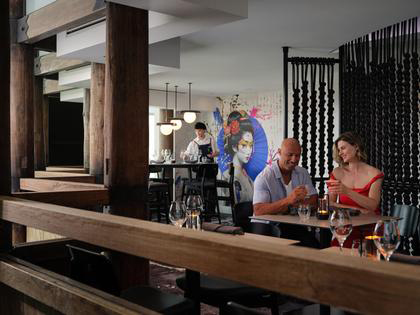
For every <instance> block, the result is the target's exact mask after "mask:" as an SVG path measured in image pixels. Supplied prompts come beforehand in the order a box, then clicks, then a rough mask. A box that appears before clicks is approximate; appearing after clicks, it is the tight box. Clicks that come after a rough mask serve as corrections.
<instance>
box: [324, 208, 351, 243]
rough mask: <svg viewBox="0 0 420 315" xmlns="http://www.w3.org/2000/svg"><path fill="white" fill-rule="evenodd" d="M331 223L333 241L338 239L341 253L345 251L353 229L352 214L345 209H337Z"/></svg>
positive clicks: (331, 217) (332, 215)
mask: <svg viewBox="0 0 420 315" xmlns="http://www.w3.org/2000/svg"><path fill="white" fill-rule="evenodd" d="M329 221H330V229H331V232H332V234H333V239H334V238H336V239H337V241H338V244H339V245H340V251H343V244H344V242H345V240H346V238H347V237H348V236H349V235H350V233H351V231H352V229H353V226H352V224H351V219H350V214H349V212H348V211H347V210H345V209H335V210H334V211H333V212H332V214H331V216H330V218H329Z"/></svg>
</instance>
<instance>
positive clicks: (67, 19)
mask: <svg viewBox="0 0 420 315" xmlns="http://www.w3.org/2000/svg"><path fill="white" fill-rule="evenodd" d="M105 7H106V5H105V1H103V0H72V1H68V0H57V1H54V2H53V3H51V4H49V5H47V6H45V7H43V8H41V9H39V10H36V11H34V12H32V13H30V14H28V15H26V16H24V17H23V18H21V19H19V22H18V41H19V42H20V43H21V42H25V43H34V42H37V41H39V40H41V39H44V38H47V37H50V36H52V35H55V34H57V33H59V32H63V31H66V30H68V29H71V28H75V27H78V26H81V25H83V24H86V23H88V22H91V21H94V20H97V19H99V18H101V17H104V16H105Z"/></svg>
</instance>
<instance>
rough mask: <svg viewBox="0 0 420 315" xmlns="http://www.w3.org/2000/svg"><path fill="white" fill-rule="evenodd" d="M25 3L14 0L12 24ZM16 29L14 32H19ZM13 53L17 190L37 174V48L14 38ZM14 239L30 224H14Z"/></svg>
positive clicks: (12, 113)
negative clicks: (35, 111) (35, 141)
mask: <svg viewBox="0 0 420 315" xmlns="http://www.w3.org/2000/svg"><path fill="white" fill-rule="evenodd" d="M24 2H25V1H24V0H10V3H9V4H10V19H11V24H12V25H15V22H16V19H18V18H20V17H22V16H23V15H24V7H25V3H24ZM15 31H16V30H12V33H11V34H13V35H15V34H16V33H15ZM13 37H15V36H13ZM10 56H11V57H10V62H11V63H10V133H11V172H12V192H15V191H18V190H19V179H20V178H21V177H34V98H33V96H34V93H33V92H34V50H33V48H32V47H31V46H29V45H25V44H18V43H17V42H16V38H11V55H10ZM13 242H14V243H20V242H26V227H23V226H17V225H14V226H13Z"/></svg>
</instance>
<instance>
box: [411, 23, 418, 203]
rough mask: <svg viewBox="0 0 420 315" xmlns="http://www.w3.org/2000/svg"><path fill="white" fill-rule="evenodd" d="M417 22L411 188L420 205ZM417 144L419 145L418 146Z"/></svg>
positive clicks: (414, 199) (413, 85) (412, 89)
mask: <svg viewBox="0 0 420 315" xmlns="http://www.w3.org/2000/svg"><path fill="white" fill-rule="evenodd" d="M417 21H418V18H417V17H416V18H414V19H413V20H412V24H413V27H412V33H413V39H412V41H413V45H412V46H413V50H412V56H411V124H410V125H411V143H412V144H413V145H412V151H411V164H412V166H411V185H410V186H411V187H413V188H412V202H413V203H412V204H413V205H417V207H418V206H419V205H420V185H419V180H418V179H419V174H420V169H419V166H420V165H419V164H420V154H419V146H418V143H419V132H420V131H419V111H420V108H419V85H420V81H419V55H418V48H417V47H418V46H417V45H418V44H417V43H418V42H417V41H418V39H417V31H418V30H417ZM416 144H417V145H416Z"/></svg>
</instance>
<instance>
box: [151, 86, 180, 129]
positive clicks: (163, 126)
mask: <svg viewBox="0 0 420 315" xmlns="http://www.w3.org/2000/svg"><path fill="white" fill-rule="evenodd" d="M165 84H166V111H165V118H166V119H165V120H164V121H163V122H158V123H157V124H156V125H158V126H160V132H161V133H162V134H163V135H165V136H169V135H170V134H171V133H172V130H173V128H174V127H175V124H173V123H172V122H168V85H169V83H165Z"/></svg>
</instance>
